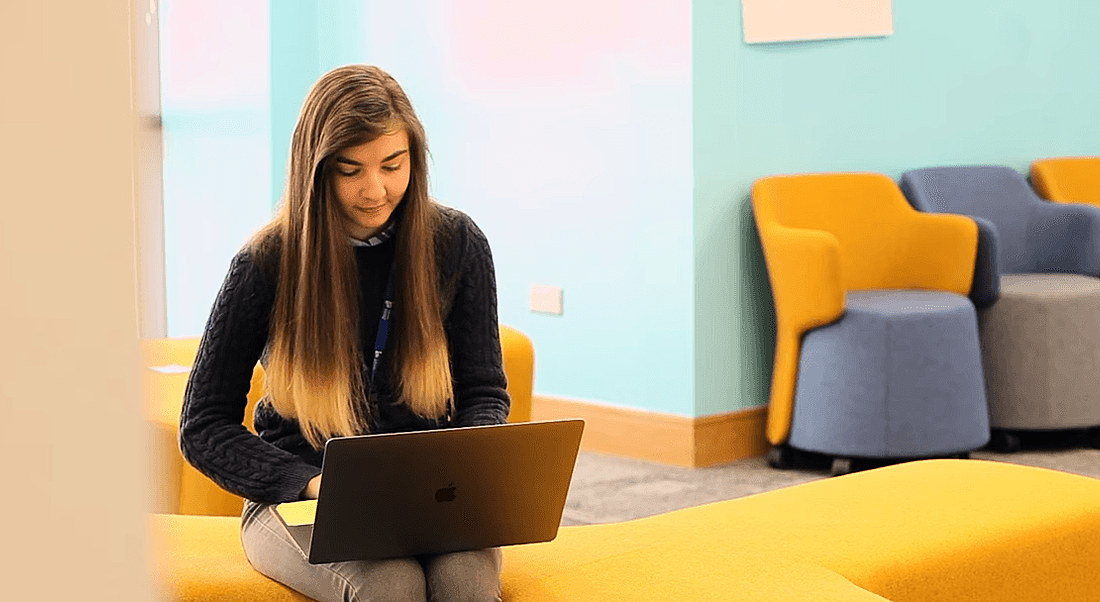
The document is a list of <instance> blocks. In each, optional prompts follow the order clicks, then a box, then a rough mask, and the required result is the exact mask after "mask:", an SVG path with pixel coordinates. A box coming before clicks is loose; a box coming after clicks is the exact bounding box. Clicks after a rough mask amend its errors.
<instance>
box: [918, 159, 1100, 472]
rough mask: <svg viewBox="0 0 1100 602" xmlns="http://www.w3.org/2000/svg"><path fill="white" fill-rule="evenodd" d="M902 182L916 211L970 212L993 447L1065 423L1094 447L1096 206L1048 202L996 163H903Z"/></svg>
mask: <svg viewBox="0 0 1100 602" xmlns="http://www.w3.org/2000/svg"><path fill="white" fill-rule="evenodd" d="M901 189H902V192H903V193H904V194H905V196H906V197H907V198H908V199H909V202H910V203H911V204H912V205H913V206H914V207H915V208H916V209H918V210H920V211H925V212H930V213H956V214H963V215H966V216H969V217H971V218H973V219H974V220H975V221H976V222H977V223H978V226H979V236H980V237H981V239H982V241H983V242H984V245H985V247H986V248H987V249H988V250H989V252H988V253H987V256H986V257H985V258H984V259H983V258H982V257H981V256H980V254H979V259H978V263H979V264H978V265H976V266H975V274H976V276H975V280H976V281H977V280H978V279H979V275H981V277H982V278H984V279H986V280H988V281H989V282H990V283H991V286H990V287H989V292H990V294H989V299H988V300H987V302H986V303H985V304H984V309H982V310H981V311H980V312H979V314H978V327H979V332H980V338H981V346H982V361H983V366H984V369H985V378H986V392H987V399H988V403H989V411H990V426H991V427H992V429H993V433H992V441H991V445H992V447H993V448H994V449H997V450H999V451H1005V452H1008V451H1014V450H1016V449H1018V448H1019V445H1020V441H1019V436H1018V435H1019V432H1020V431H1029V430H1070V429H1087V434H1088V437H1089V442H1090V444H1091V445H1093V446H1096V447H1100V394H1098V392H1100V278H1098V275H1100V208H1097V207H1093V206H1089V205H1069V204H1054V203H1049V202H1046V201H1044V200H1042V199H1041V198H1039V196H1038V195H1036V194H1035V192H1034V191H1033V190H1032V189H1031V187H1030V186H1029V185H1028V183H1027V180H1025V179H1024V177H1023V176H1022V175H1021V174H1020V173H1018V172H1016V171H1015V170H1013V169H1011V168H1008V167H1000V166H969V167H936V168H929V169H918V170H914V171H909V172H906V173H905V174H903V175H902V177H901ZM980 246H981V245H980Z"/></svg>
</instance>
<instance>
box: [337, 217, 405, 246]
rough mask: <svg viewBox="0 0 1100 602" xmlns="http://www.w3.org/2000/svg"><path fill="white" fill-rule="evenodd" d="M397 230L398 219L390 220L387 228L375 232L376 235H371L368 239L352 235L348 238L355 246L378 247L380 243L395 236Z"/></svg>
mask: <svg viewBox="0 0 1100 602" xmlns="http://www.w3.org/2000/svg"><path fill="white" fill-rule="evenodd" d="M396 230H397V222H396V221H390V223H389V224H388V225H386V227H385V228H382V230H381V231H380V232H378V234H375V235H374V236H372V237H370V238H368V239H366V240H359V239H358V238H352V237H350V236H349V237H348V240H349V241H351V245H352V246H353V247H377V246H378V245H380V244H382V243H384V242H386V241H387V240H389V239H391V238H393V233H394V232H395V231H396Z"/></svg>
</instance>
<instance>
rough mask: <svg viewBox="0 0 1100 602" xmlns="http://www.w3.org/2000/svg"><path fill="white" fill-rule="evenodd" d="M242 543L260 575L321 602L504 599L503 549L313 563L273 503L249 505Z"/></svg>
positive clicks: (245, 505)
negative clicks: (501, 570) (501, 594)
mask: <svg viewBox="0 0 1100 602" xmlns="http://www.w3.org/2000/svg"><path fill="white" fill-rule="evenodd" d="M241 543H242V544H243V545H244V553H245V556H246V557H247V558H248V562H249V563H251V564H252V566H253V567H254V568H255V569H256V570H257V571H259V572H261V573H263V574H264V575H267V576H268V577H270V578H272V579H274V580H276V581H278V582H280V583H282V584H283V585H286V586H288V587H290V588H291V589H294V590H295V591H298V592H300V593H302V594H305V595H306V596H309V597H310V598H313V599H315V600H318V602H389V601H394V602H397V601H400V602H410V601H413V602H416V601H431V602H486V601H499V600H500V567H501V554H500V549H499V548H491V549H487V550H474V551H471V552H455V553H451V554H440V555H438V556H424V557H416V558H394V559H388V560H363V561H352V562H330V563H326V564H310V563H309V562H308V561H307V560H306V555H305V554H304V553H303V552H302V550H301V549H300V548H299V547H298V544H296V543H294V539H293V538H291V536H290V534H289V533H287V530H286V527H285V526H283V523H282V521H280V520H279V518H278V517H277V516H275V511H274V509H273V506H272V505H271V504H257V503H255V502H250V501H247V500H246V501H245V504H244V513H243V515H242V517H241Z"/></svg>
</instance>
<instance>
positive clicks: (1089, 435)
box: [1085, 426, 1100, 449]
mask: <svg viewBox="0 0 1100 602" xmlns="http://www.w3.org/2000/svg"><path fill="white" fill-rule="evenodd" d="M1085 438H1086V440H1087V441H1088V442H1089V445H1090V446H1091V447H1093V448H1095V449H1100V426H1094V427H1092V428H1090V429H1089V430H1087V431H1085Z"/></svg>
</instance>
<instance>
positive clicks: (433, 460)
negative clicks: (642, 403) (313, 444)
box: [284, 420, 584, 564]
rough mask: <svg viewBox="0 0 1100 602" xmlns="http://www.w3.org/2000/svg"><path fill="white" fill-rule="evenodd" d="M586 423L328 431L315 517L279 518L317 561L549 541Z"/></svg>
mask: <svg viewBox="0 0 1100 602" xmlns="http://www.w3.org/2000/svg"><path fill="white" fill-rule="evenodd" d="M583 430H584V421H583V420H551V421H539V422H517V423H509V424H500V425H493V426H474V427H461V428H451V429H438V430H430V431H416V432H411V433H392V434H380V435H363V436H358V437H339V438H336V439H332V440H330V441H329V442H328V443H327V444H326V445H325V460H324V465H323V467H322V474H323V475H324V476H323V477H322V479H321V491H320V495H319V496H318V499H317V502H316V510H315V512H313V516H312V520H313V522H312V524H291V523H292V522H294V521H287V520H286V519H285V517H284V522H286V523H287V529H288V530H289V531H290V534H291V536H293V537H294V539H295V541H296V542H297V543H298V545H299V546H300V547H301V548H302V551H303V552H305V553H306V554H307V555H308V557H309V562H311V563H314V564H317V563H322V562H336V561H343V560H369V559H380V558H393V557H407V556H418V555H423V554H440V553H444V552H455V551H460V550H476V549H481V548H490V547H497V546H506V545H514V544H523V543H536V542H542V541H550V540H552V539H554V538H555V537H556V536H557V533H558V526H559V525H560V524H561V515H562V511H563V510H564V509H565V499H566V496H567V495H568V493H569V482H570V480H571V479H572V477H573V467H574V465H575V464H576V460H577V450H578V448H579V447H580V441H581V433H582V431H583Z"/></svg>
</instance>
